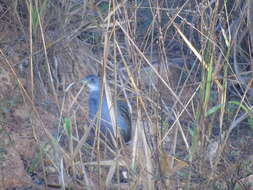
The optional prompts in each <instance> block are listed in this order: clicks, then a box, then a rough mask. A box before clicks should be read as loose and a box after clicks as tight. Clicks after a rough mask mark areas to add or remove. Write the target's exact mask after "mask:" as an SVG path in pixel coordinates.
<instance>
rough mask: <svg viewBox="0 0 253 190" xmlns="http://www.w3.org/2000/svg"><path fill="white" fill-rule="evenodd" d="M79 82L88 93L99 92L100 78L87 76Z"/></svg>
mask: <svg viewBox="0 0 253 190" xmlns="http://www.w3.org/2000/svg"><path fill="white" fill-rule="evenodd" d="M80 82H82V83H83V84H85V85H86V86H87V87H88V88H89V91H99V90H100V78H99V77H98V76H96V75H88V76H86V77H85V78H83V79H81V80H80Z"/></svg>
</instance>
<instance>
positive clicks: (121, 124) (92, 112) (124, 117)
mask: <svg viewBox="0 0 253 190" xmlns="http://www.w3.org/2000/svg"><path fill="white" fill-rule="evenodd" d="M81 81H82V82H84V83H85V84H86V85H87V87H88V88H89V95H88V96H89V97H88V106H89V119H91V120H93V119H94V118H95V117H96V116H97V112H98V110H99V104H100V92H101V88H100V78H99V77H98V76H96V75H89V76H87V77H85V78H84V79H82V80H81ZM98 115H99V114H98ZM115 115H116V116H115V118H116V125H117V127H118V128H119V131H120V134H121V136H122V137H123V139H124V141H125V142H128V141H129V140H130V139H131V118H130V113H129V110H128V106H127V104H126V102H124V101H120V100H118V101H117V107H115ZM106 130H109V131H110V132H111V133H112V134H113V128H112V122H111V117H110V112H109V109H108V104H107V101H106V97H105V94H104V93H103V97H102V106H101V120H100V131H101V132H103V133H106Z"/></svg>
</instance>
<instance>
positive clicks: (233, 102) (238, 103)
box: [228, 101, 250, 113]
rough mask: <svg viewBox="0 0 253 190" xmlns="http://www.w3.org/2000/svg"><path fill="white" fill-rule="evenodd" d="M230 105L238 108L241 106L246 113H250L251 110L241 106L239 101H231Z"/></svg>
mask: <svg viewBox="0 0 253 190" xmlns="http://www.w3.org/2000/svg"><path fill="white" fill-rule="evenodd" d="M228 103H229V104H235V105H238V106H240V108H242V109H243V110H244V111H245V112H247V113H250V109H249V108H247V107H246V106H244V105H243V104H241V103H240V102H238V101H229V102H228Z"/></svg>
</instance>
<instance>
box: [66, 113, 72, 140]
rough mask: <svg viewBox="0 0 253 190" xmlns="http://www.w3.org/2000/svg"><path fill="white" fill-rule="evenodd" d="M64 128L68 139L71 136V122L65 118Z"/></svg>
mask: <svg viewBox="0 0 253 190" xmlns="http://www.w3.org/2000/svg"><path fill="white" fill-rule="evenodd" d="M64 128H65V130H66V133H67V135H68V136H69V137H70V136H72V127H71V120H70V119H69V118H65V120H64Z"/></svg>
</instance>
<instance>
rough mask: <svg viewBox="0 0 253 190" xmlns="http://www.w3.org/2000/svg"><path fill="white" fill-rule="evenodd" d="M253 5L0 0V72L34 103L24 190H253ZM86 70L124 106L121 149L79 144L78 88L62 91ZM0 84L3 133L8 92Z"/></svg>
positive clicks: (82, 108)
mask: <svg viewBox="0 0 253 190" xmlns="http://www.w3.org/2000/svg"><path fill="white" fill-rule="evenodd" d="M252 10H253V3H252V1H251V0H248V1H244V0H239V1H233V0H227V1H219V3H218V1H215V3H214V1H207V0H201V1H189V0H188V1H173V0H167V1H166V0H165V1H126V0H122V1H116V0H109V1H78V0H71V1H48V0H41V1H33V0H31V1H29V0H26V1H20V0H13V1H7V0H5V1H4V0H3V1H0V22H1V28H2V30H1V31H2V32H1V34H0V38H1V42H0V55H1V63H0V64H1V67H2V69H1V72H8V73H10V74H11V75H12V76H13V78H12V80H11V82H10V83H11V84H14V85H17V86H18V87H19V88H18V89H13V91H15V93H16V94H17V95H18V96H20V97H21V96H22V100H23V101H22V104H26V105H28V106H29V107H30V108H31V111H30V112H29V113H30V115H31V117H30V118H29V122H30V123H31V125H30V126H29V127H30V130H32V131H33V136H32V138H33V139H34V140H35V141H34V142H35V144H36V151H37V153H36V155H34V158H33V159H30V160H26V162H27V163H28V164H27V167H26V170H27V173H29V175H30V174H31V173H33V174H36V179H37V182H35V180H34V181H33V183H32V184H29V186H30V187H31V188H32V189H54V188H61V189H222V190H223V189H224V190H225V189H228V190H231V189H247V188H250V187H249V186H247V185H248V184H246V183H247V182H245V181H242V179H245V178H246V177H247V176H251V175H252V171H253V170H252V169H253V165H252V156H253V151H252V150H251V149H252V145H253V141H252V139H253V132H252V130H253V123H252V121H253V120H252V102H253V89H252V87H253V85H252V82H253V77H252V76H253V73H252V71H253V69H252V68H253V67H252V63H253V62H252V55H253V54H252V45H253V42H252V41H253V32H252V31H253V16H252V14H253V11H252ZM89 73H98V74H100V75H101V76H102V78H103V84H104V85H103V89H104V92H105V94H106V95H107V98H108V102H109V104H111V105H113V104H114V103H115V101H116V100H117V99H125V100H126V101H127V103H128V105H129V108H130V111H131V113H132V123H133V125H132V127H133V131H132V132H133V135H132V140H131V142H130V143H129V144H128V145H123V146H119V145H117V143H116V148H111V146H108V145H107V143H106V142H104V141H103V139H100V137H99V136H96V137H95V139H96V143H92V144H90V145H89V144H87V143H86V142H87V140H89V139H90V129H91V126H92V122H91V121H88V119H87V111H88V109H87V104H86V99H87V97H86V93H84V92H85V89H84V87H81V86H80V85H78V84H77V83H76V84H77V85H74V86H71V88H68V85H69V84H70V83H72V82H76V81H78V80H79V79H81V78H83V77H84V76H86V75H87V74H89ZM1 87H2V90H1V96H0V97H1V102H3V104H2V108H0V112H1V121H2V122H3V123H5V124H6V125H5V129H4V130H3V131H5V130H6V128H7V129H8V127H9V126H10V125H8V124H11V123H12V120H11V119H10V117H7V116H8V114H11V113H9V112H8V111H6V108H7V110H8V109H12V108H10V107H9V104H7V105H6V104H4V102H9V101H11V100H12V97H7V96H6V95H4V94H7V89H6V88H4V86H3V84H2V86H1ZM66 89H67V90H66ZM16 104H18V103H15V105H14V106H13V107H14V108H13V109H15V106H16ZM19 104H20V103H19ZM24 111H26V110H24ZM114 112H115V110H113V109H112V110H111V113H110V114H111V117H112V120H115V119H113V118H114ZM45 113H46V114H45ZM19 125H20V126H22V125H23V123H22V122H20V123H19V124H18V126H19ZM15 130H17V131H18V130H19V129H18V128H16V129H15ZM1 131H2V130H1ZM115 131H116V129H115ZM2 146H3V147H4V143H3V144H2V143H1V145H0V147H2ZM34 148H35V146H34ZM24 159H25V158H24ZM123 173H124V174H126V175H127V177H126V178H125V177H123V176H122V175H123ZM38 181H40V183H38ZM0 187H1V186H0ZM251 188H252V186H251Z"/></svg>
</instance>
